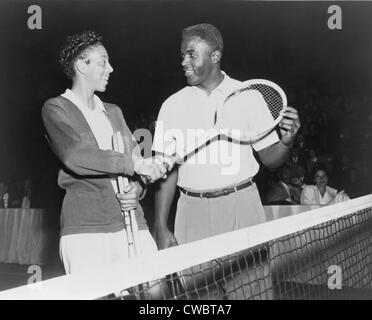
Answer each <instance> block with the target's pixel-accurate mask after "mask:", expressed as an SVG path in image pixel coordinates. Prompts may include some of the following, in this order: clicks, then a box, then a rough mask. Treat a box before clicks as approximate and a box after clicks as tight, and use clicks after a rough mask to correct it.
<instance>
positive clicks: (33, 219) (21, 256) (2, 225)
mask: <svg viewBox="0 0 372 320" xmlns="http://www.w3.org/2000/svg"><path fill="white" fill-rule="evenodd" d="M47 242H48V241H47V228H46V225H45V211H44V210H42V209H0V262H4V263H18V264H38V265H42V264H44V263H45V259H46V257H47V254H48V252H47Z"/></svg>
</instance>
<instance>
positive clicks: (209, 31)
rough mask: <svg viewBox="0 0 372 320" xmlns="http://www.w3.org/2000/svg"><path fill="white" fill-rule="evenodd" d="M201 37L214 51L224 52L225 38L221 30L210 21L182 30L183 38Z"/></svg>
mask: <svg viewBox="0 0 372 320" xmlns="http://www.w3.org/2000/svg"><path fill="white" fill-rule="evenodd" d="M190 37H199V38H200V39H202V40H204V41H206V42H207V43H208V44H209V45H210V47H211V48H212V50H213V51H215V50H218V51H220V52H221V55H222V53H223V38H222V35H221V32H220V31H219V30H218V29H217V28H216V27H215V26H213V25H211V24H209V23H200V24H195V25H193V26H190V27H187V28H185V29H183V30H182V38H183V39H184V38H190Z"/></svg>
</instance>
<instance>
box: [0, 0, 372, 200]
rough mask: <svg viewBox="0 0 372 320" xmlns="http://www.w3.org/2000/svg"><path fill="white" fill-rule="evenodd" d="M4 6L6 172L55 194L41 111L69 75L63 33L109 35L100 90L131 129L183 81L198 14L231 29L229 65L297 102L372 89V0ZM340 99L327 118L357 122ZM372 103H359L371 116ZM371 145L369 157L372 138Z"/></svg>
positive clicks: (0, 74)
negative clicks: (31, 22) (62, 63)
mask: <svg viewBox="0 0 372 320" xmlns="http://www.w3.org/2000/svg"><path fill="white" fill-rule="evenodd" d="M31 4H38V5H40V6H41V9H42V27H43V29H42V30H29V29H28V27H27V19H28V17H29V14H27V8H28V6H29V5H31ZM331 4H338V5H340V6H341V8H342V14H343V16H342V18H343V20H342V22H343V29H342V30H329V29H328V27H327V20H328V18H329V14H328V13H327V8H328V7H329V5H331ZM0 12H1V19H0V84H1V87H0V88H1V89H0V148H1V157H0V177H1V178H2V179H11V180H13V179H15V180H16V179H24V178H26V177H31V178H32V179H33V181H36V182H37V183H39V184H41V185H42V186H43V187H44V190H46V191H45V192H50V193H51V194H55V193H56V192H58V188H57V187H56V178H57V167H58V164H57V161H56V160H55V157H54V155H53V154H52V153H51V151H50V150H49V147H48V145H47V143H46V140H45V138H44V129H43V126H42V123H41V118H40V111H41V108H42V105H43V103H44V102H45V101H46V100H47V99H48V98H50V97H53V96H56V95H59V94H61V93H62V92H64V90H65V89H66V88H67V87H69V85H70V83H69V81H68V80H67V79H66V77H65V76H64V74H63V73H62V72H61V71H60V69H59V66H58V63H57V55H58V50H59V47H60V45H61V43H62V42H63V40H64V39H65V37H66V36H67V35H69V34H72V33H76V32H78V31H82V30H87V29H91V30H95V31H97V32H99V33H101V34H102V35H103V37H104V43H105V46H106V48H107V50H108V52H109V55H110V61H111V64H112V66H113V68H114V72H113V73H112V75H111V77H110V83H109V86H108V89H107V91H106V93H104V94H102V95H101V98H103V99H105V100H107V101H109V102H112V103H116V104H117V105H119V106H120V107H121V108H122V110H123V112H124V116H125V118H126V119H127V120H128V122H129V124H130V126H131V127H132V129H133V128H134V123H135V122H136V121H137V119H138V117H139V115H140V114H141V113H143V114H144V115H145V116H146V117H148V118H150V117H156V115H157V112H158V110H159V108H160V106H161V103H162V101H163V100H164V99H166V98H167V97H168V96H169V95H170V94H172V93H174V92H175V91H177V90H179V89H181V88H182V87H183V86H184V85H185V79H184V76H183V73H182V70H181V67H180V58H179V46H180V32H181V29H182V28H184V27H186V26H189V25H191V24H195V23H200V22H209V23H212V24H214V25H216V26H217V27H218V28H219V29H220V31H221V32H222V34H223V36H224V41H225V52H224V57H223V70H224V71H226V72H227V73H228V74H229V75H230V76H232V77H234V78H237V79H240V80H247V79H250V78H266V79H270V80H272V81H274V82H276V83H278V84H279V85H280V86H282V87H283V89H284V91H285V92H286V93H287V95H288V97H289V103H290V104H291V105H293V106H296V107H297V106H298V105H301V104H304V103H307V102H308V101H311V102H312V103H316V101H317V99H319V97H327V98H328V100H326V101H329V100H330V101H333V102H334V100H335V99H336V98H337V97H338V96H341V95H345V94H347V95H351V96H352V97H356V99H362V98H363V97H365V96H370V88H371V85H372V72H371V70H372V45H371V27H372V19H371V18H372V3H366V2H359V3H357V2H340V3H335V2H283V3H279V2H213V1H198V2H181V1H173V2H167V1H166V2H159V1H151V2H145V1H141V2H125V1H99V2H98V1H79V2H78V1H72V2H68V1H49V2H35V1H32V2H26V1H15V2H10V1H3V2H1V3H0ZM314 99H315V101H314ZM356 101H357V100H356ZM358 101H359V100H358ZM356 103H357V102H356ZM321 104H322V105H320V106H318V107H320V108H328V105H327V103H325V102H324V101H322V103H321ZM333 108H334V110H333V111H332V112H333V113H332V114H331V117H330V118H329V123H328V126H329V127H330V128H332V127H333V126H335V128H336V127H337V128H339V127H340V126H341V127H343V126H348V125H349V126H350V124H349V115H348V114H346V113H345V114H344V113H343V112H342V111H341V109H340V111H338V110H339V109H338V106H337V105H336V106H333ZM368 108H369V107H368ZM369 110H370V108H369V109H368V110H366V109H365V107H359V108H356V109H354V112H356V113H359V115H358V117H359V118H358V119H361V120H360V121H367V120H368V112H369ZM299 111H300V115H301V117H304V116H306V115H304V114H303V112H302V114H301V111H302V109H301V108H299ZM365 112H367V113H366V114H367V118H366V117H365V116H364V113H365ZM358 121H359V120H358ZM367 125H368V123H367ZM354 129H355V126H354V125H353V126H352V127H350V131H351V134H352V135H353V134H354V136H355V141H356V143H358V133H357V132H355V133H353V132H354V131H353V130H354ZM336 147H337V146H336ZM336 151H337V150H336ZM351 152H353V150H351ZM364 152H367V153H368V152H369V153H368V155H364V156H366V157H369V158H370V156H369V155H370V148H366V149H364Z"/></svg>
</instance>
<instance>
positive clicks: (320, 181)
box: [300, 166, 349, 205]
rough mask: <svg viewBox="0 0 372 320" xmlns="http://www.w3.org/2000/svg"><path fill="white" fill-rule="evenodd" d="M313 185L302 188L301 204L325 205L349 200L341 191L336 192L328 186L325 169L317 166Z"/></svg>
mask: <svg viewBox="0 0 372 320" xmlns="http://www.w3.org/2000/svg"><path fill="white" fill-rule="evenodd" d="M313 178H314V185H307V186H304V188H303V189H302V192H301V199H300V201H301V204H319V205H321V204H322V205H326V204H332V203H335V202H340V201H345V200H349V197H348V196H347V194H346V193H344V192H343V191H341V192H337V190H336V189H334V188H331V187H330V186H328V174H327V169H326V168H325V167H323V166H318V167H316V168H315V169H314V175H313Z"/></svg>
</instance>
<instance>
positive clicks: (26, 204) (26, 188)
mask: <svg viewBox="0 0 372 320" xmlns="http://www.w3.org/2000/svg"><path fill="white" fill-rule="evenodd" d="M31 188H32V182H31V180H30V179H26V180H25V181H24V183H23V196H22V205H21V207H22V209H29V208H31Z"/></svg>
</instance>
